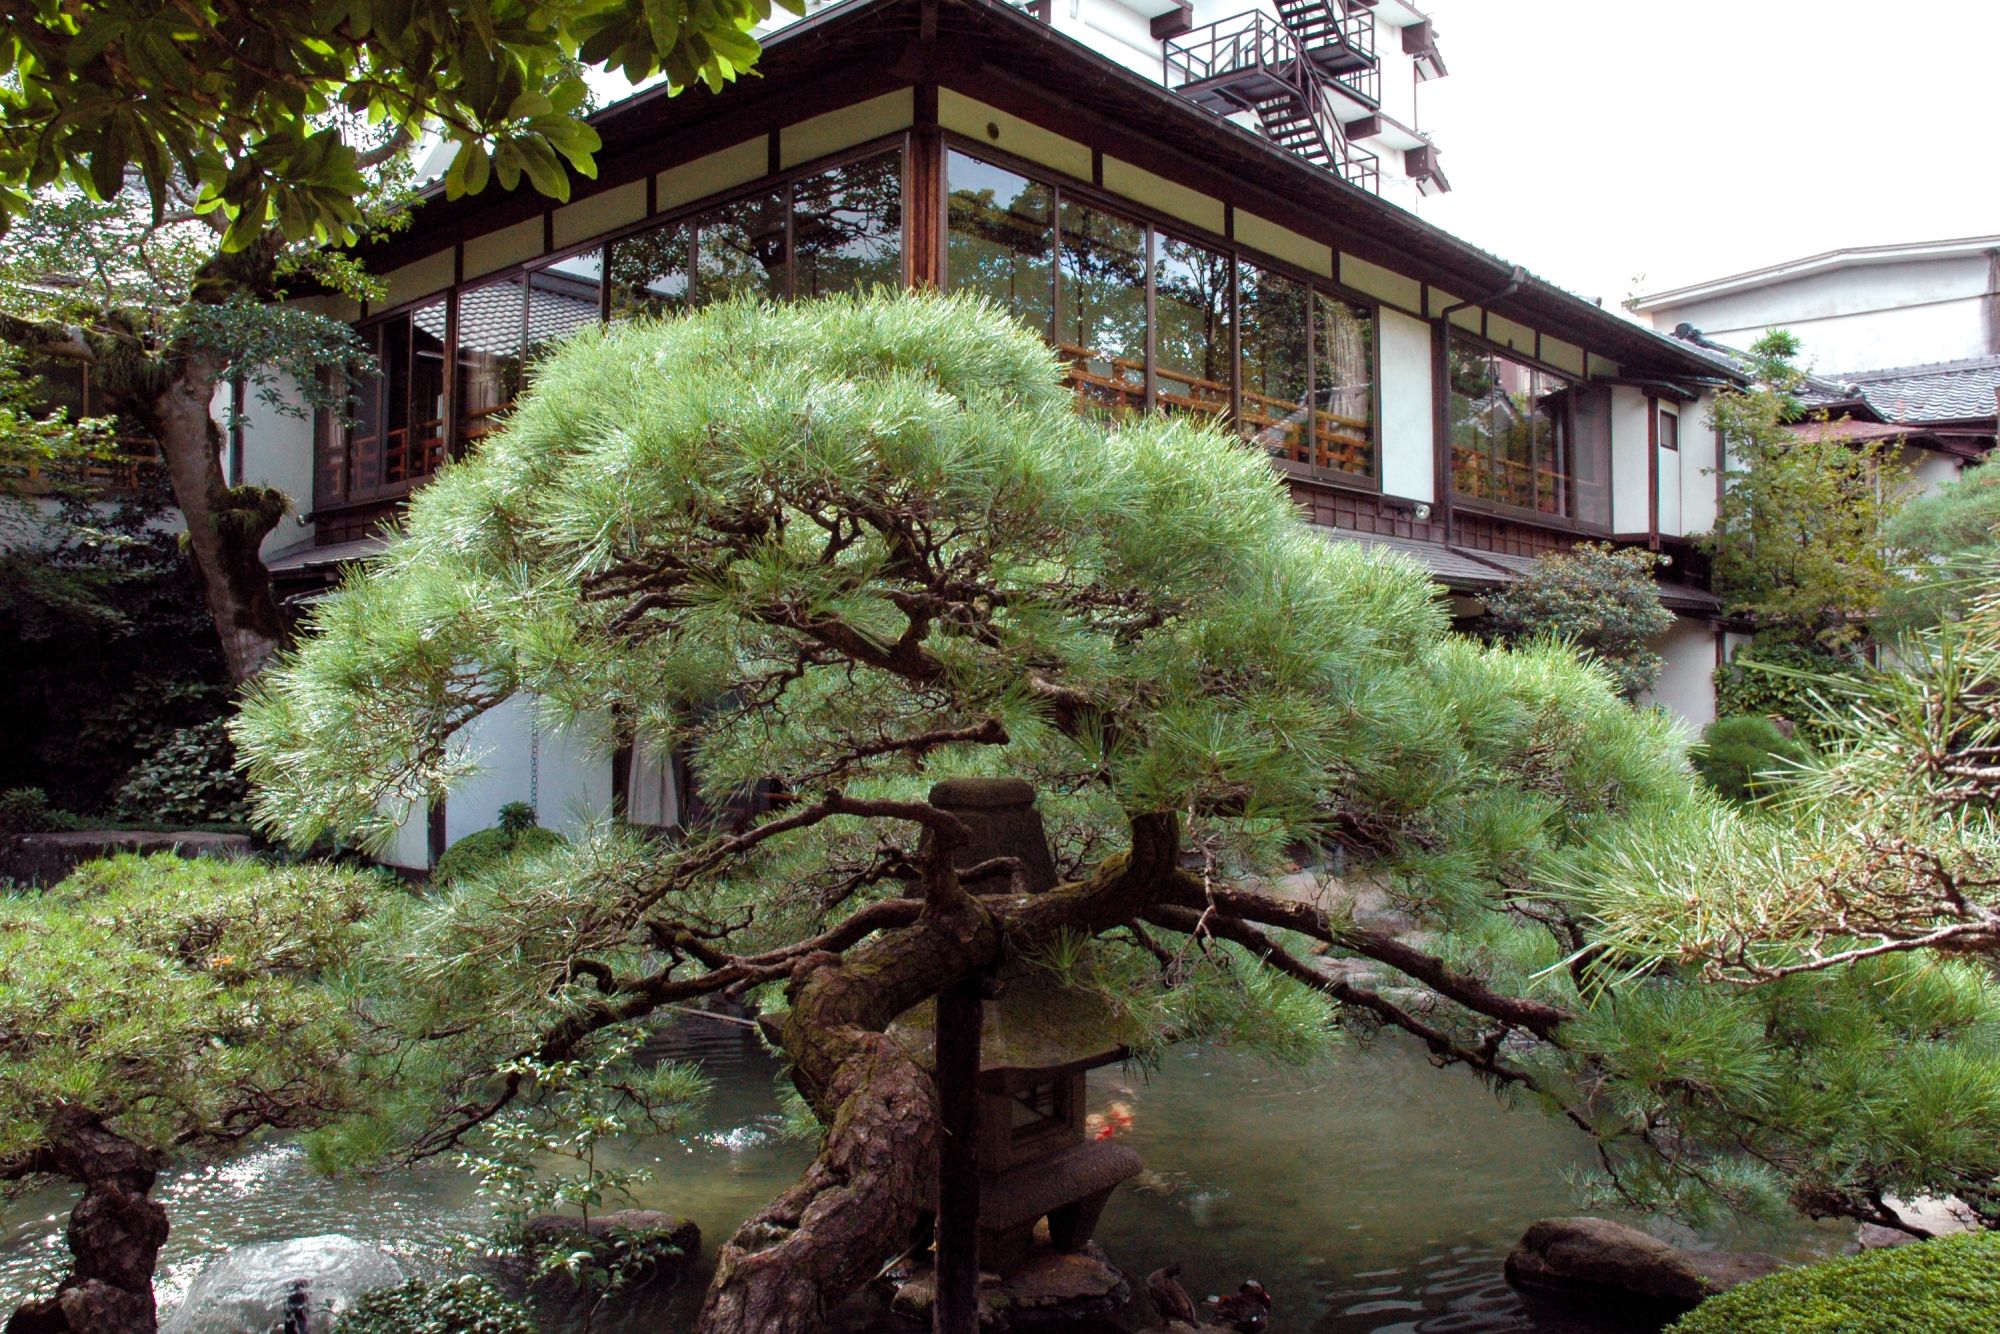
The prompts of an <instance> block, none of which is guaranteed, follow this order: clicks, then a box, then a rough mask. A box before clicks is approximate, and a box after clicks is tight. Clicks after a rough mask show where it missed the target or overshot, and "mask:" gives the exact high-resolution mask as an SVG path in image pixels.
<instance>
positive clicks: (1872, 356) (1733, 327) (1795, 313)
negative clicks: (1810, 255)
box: [1648, 255, 1987, 374]
mask: <svg viewBox="0 0 2000 1334" xmlns="http://www.w3.org/2000/svg"><path fill="white" fill-rule="evenodd" d="M1986 286H1987V261H1986V258H1985V256H1983V255H1967V256H1959V257H1953V258H1948V259H1936V260H1923V261H1914V262H1910V263H1901V264H1869V265H1856V266H1854V267H1851V268H1845V269H1835V270H1832V271H1830V272H1827V273H1818V274H1811V275H1808V276H1805V277H1801V278H1795V279H1792V280H1790V281H1787V282H1780V283H1773V284H1771V285H1769V286H1766V287H1760V288H1756V289H1754V290H1751V291H1744V292H1731V293H1728V294H1725V295H1722V296H1717V297H1711V298H1708V299H1705V300H1700V301H1690V302H1687V303H1684V304H1681V305H1678V306H1671V307H1666V308H1662V309H1659V310H1654V311H1650V312H1648V315H1649V317H1650V318H1651V320H1652V322H1653V327H1654V328H1656V329H1660V330H1663V331H1666V332H1671V331H1672V330H1673V328H1674V326H1675V325H1677V324H1680V323H1683V322H1686V323H1689V324H1692V325H1694V326H1695V327H1696V328H1698V329H1700V330H1701V331H1702V332H1703V333H1706V334H1707V335H1709V336H1710V337H1711V338H1714V339H1716V340H1718V341H1720V342H1724V343H1730V344H1733V345H1735V346H1739V347H1740V346H1744V345H1746V344H1748V343H1750V342H1753V341H1754V340H1755V339H1756V338H1757V336H1758V335H1759V334H1761V333H1762V332H1764V331H1765V330H1766V329H1770V328H1785V329H1790V330H1791V331H1792V332H1793V333H1796V334H1798V335H1799V338H1800V340H1801V341H1802V343H1803V344H1804V352H1805V358H1806V361H1807V363H1808V364H1810V365H1811V366H1812V367H1813V368H1814V369H1815V370H1818V371H1821V372H1823V373H1828V374H1831V373H1835V372H1839V371H1858V370H1872V369H1876V368H1879V367H1885V366H1910V365H1917V364H1920V363H1923V362H1930V361H1954V360H1958V359H1960V358H1964V357H1976V356H1982V355H1984V354H1985V352H1986V342H1985V339H1986V329H1985V325H1984V321H1983V317H1982V314H1981V309H1980V296H1981V294H1982V293H1983V292H1984V291H1985V290H1986Z"/></svg>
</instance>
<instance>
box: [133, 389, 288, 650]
mask: <svg viewBox="0 0 2000 1334" xmlns="http://www.w3.org/2000/svg"><path fill="white" fill-rule="evenodd" d="M218 369H219V368H217V367H216V366H215V365H213V363H212V362H211V361H210V359H209V358H207V357H205V356H202V355H200V354H196V355H192V356H189V357H188V358H187V359H186V360H185V361H184V362H183V363H182V365H181V374H180V375H179V376H178V377H177V378H176V379H174V380H173V381H171V382H170V383H169V384H168V385H167V386H166V387H165V388H164V389H163V390H162V391H161V392H160V393H159V394H158V395H157V396H155V397H154V398H153V400H152V401H151V403H150V404H148V409H149V411H148V412H147V414H146V415H147V416H148V417H150V418H151V420H150V421H149V422H148V425H149V426H151V427H152V428H153V432H154V435H155V437H156V438H157V439H158V441H159V444H160V454H161V457H162V458H163V459H164V460H165V461H166V468H167V479H168V481H169V482H170V483H172V485H173V490H174V503H175V504H176V505H178V506H179V507H180V511H181V515H182V517H183V518H184V519H185V520H186V521H187V535H188V554H189V556H190V557H191V558H192V559H193V561H194V566H195V570H196V573H197V574H198V576H199V577H200V579H201V591H202V598H203V600H204V601H205V602H207V604H208V614H209V618H210V619H211V620H212V621H214V623H215V632H216V634H217V636H218V637H219V638H220V639H221V641H222V653H223V658H224V660H225V661H226V662H227V663H228V664H229V676H230V679H231V680H232V681H235V682H237V683H239V684H240V683H242V682H244V681H247V680H249V679H250V678H251V677H253V676H255V675H256V674H257V673H258V671H259V670H261V669H262V668H263V666H264V664H265V662H266V661H268V660H269V659H270V657H271V655H272V654H273V653H275V652H277V651H278V648H279V647H280V646H281V645H282V644H283V643H284V638H285V618H284V614H283V613H282V612H281V611H280V610H279V609H278V599H277V595H276V594H275V593H273V592H272V590H271V572H270V571H269V570H267V569H266V568H265V567H264V559H263V556H262V554H261V552H260V550H259V548H260V547H261V546H262V545H263V542H264V538H265V537H266V536H268V535H269V534H270V532H271V530H272V529H273V528H275V527H277V525H278V521H279V520H280V519H282V518H284V517H285V510H286V508H287V505H288V503H289V502H288V501H287V500H286V498H285V496H284V494H283V493H282V492H278V491H273V490H270V489H269V488H266V487H258V486H238V487H232V486H230V485H229V483H228V482H227V480H226V479H225V478H224V476H223V472H222V439H221V432H220V431H218V430H217V429H216V425H215V419H214V418H213V417H212V416H211V415H210V414H209V404H210V403H211V402H212V401H213V399H214V397H215V392H216V389H217V388H218V386H219V384H220V379H219V374H218Z"/></svg>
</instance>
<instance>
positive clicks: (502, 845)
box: [431, 801, 563, 886]
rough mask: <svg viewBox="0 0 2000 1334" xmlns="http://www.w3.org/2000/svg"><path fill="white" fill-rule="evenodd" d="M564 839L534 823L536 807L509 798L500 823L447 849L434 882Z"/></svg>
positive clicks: (433, 873)
mask: <svg viewBox="0 0 2000 1334" xmlns="http://www.w3.org/2000/svg"><path fill="white" fill-rule="evenodd" d="M562 842H563V836H562V835H561V834H558V833H557V832H556V831H555V830H553V829H544V828H542V826H540V825H538V824H536V823H535V810H534V807H532V806H530V805H528V803H527V802H525V801H510V802H508V803H507V804H506V805H505V806H502V807H501V808H500V823H499V824H497V825H495V826H493V828H491V829H482V830H480V831H479V832H478V833H476V834H467V835H466V836H465V837H464V838H461V839H460V840H458V842H456V843H454V844H452V845H451V846H450V847H449V848H446V849H445V852H444V855H443V856H442V857H439V858H438V863H437V865H436V866H434V867H432V868H431V883H432V884H433V885H440V886H442V885H449V884H451V883H452V882H454V881H456V880H459V879H461V878H463V877H465V876H468V875H473V874H476V873H477V872H480V871H484V870H487V869H489V868H490V867H494V866H498V865H500V864H501V863H503V862H506V861H509V860H511V859H512V858H515V857H526V856H528V855H530V854H532V853H537V852H542V851H545V850H547V849H549V848H553V847H556V846H558V845H559V844H561V843H562Z"/></svg>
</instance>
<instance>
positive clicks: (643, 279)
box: [611, 222, 694, 320]
mask: <svg viewBox="0 0 2000 1334" xmlns="http://www.w3.org/2000/svg"><path fill="white" fill-rule="evenodd" d="M693 241H694V233H693V232H692V231H691V230H690V229H689V228H687V227H686V226H684V225H682V224H681V223H678V222H677V223H673V224H672V225H670V226H666V227H656V228H654V229H653V230H652V231H650V232H640V233H639V234H638V235H637V236H627V237H622V238H620V239H619V240H616V241H613V242H612V243H611V318H612V319H614V320H626V319H633V318H636V317H638V316H643V315H678V314H680V313H681V312H682V311H684V310H686V309H687V305H688V285H689V284H688V265H689V263H690V261H691V258H692V254H693V251H692V246H693Z"/></svg>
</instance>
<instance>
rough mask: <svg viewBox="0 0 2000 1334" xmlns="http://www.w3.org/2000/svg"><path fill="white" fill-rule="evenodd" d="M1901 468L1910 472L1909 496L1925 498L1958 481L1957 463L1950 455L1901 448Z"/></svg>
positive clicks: (1914, 448) (1910, 447) (1927, 450)
mask: <svg viewBox="0 0 2000 1334" xmlns="http://www.w3.org/2000/svg"><path fill="white" fill-rule="evenodd" d="M1903 466H1904V467H1906V468H1908V469H1909V470H1910V494H1911V495H1912V497H1915V496H1927V495H1930V494H1931V493H1933V492H1934V491H1936V490H1937V489H1938V488H1939V487H1942V486H1946V485H1948V484H1950V483H1952V482H1955V481H1957V480H1958V474H1959V471H1960V464H1959V461H1958V460H1957V459H1956V458H1954V457H1952V456H1951V455H1950V454H1940V453H1939V452H1938V451H1936V450H1934V449H1923V448H1921V447H1918V446H1915V445H1906V446H1904V448H1903Z"/></svg>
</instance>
